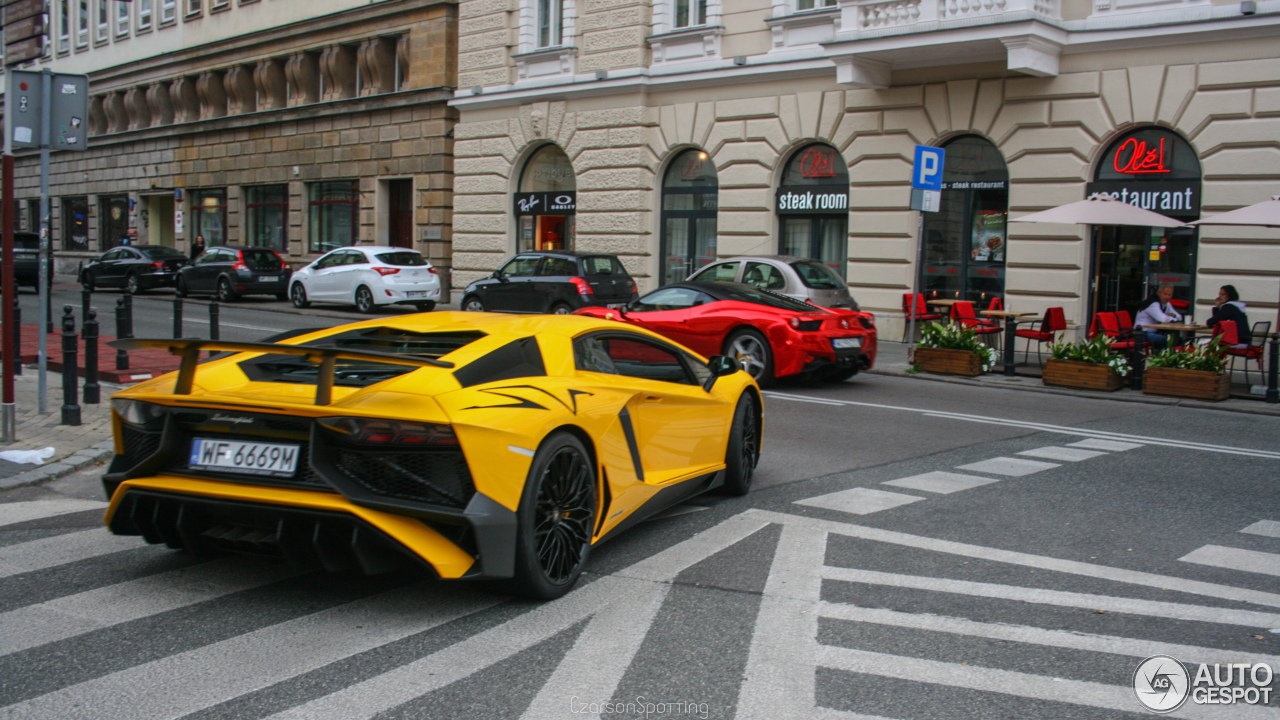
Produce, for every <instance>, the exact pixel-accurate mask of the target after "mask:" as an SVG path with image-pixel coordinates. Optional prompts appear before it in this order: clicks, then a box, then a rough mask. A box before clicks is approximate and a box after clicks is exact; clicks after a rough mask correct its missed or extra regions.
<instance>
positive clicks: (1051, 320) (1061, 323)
mask: <svg viewBox="0 0 1280 720" xmlns="http://www.w3.org/2000/svg"><path fill="white" fill-rule="evenodd" d="M1066 329H1067V315H1066V313H1065V312H1063V310H1062V308H1060V307H1051V308H1049V309H1048V310H1045V311H1044V319H1043V320H1041V321H1040V329H1039V330H1018V331H1017V332H1016V333H1015V335H1017V336H1018V337H1020V338H1026V339H1027V349H1026V351H1025V352H1024V353H1023V354H1022V362H1024V363H1025V362H1027V361H1028V360H1029V359H1030V358H1031V341H1032V340H1035V341H1036V343H1037V344H1036V361H1037V362H1040V364H1042V365H1043V364H1044V363H1043V361H1042V360H1041V359H1040V358H1041V355H1040V348H1041V347H1042V346H1043V345H1044V344H1045V343H1047V342H1049V343H1051V342H1053V341H1054V340H1055V339H1057V336H1058V333H1060V332H1062V331H1063V330H1066Z"/></svg>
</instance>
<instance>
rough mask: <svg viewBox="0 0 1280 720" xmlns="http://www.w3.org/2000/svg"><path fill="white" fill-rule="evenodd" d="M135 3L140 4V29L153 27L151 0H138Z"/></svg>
mask: <svg viewBox="0 0 1280 720" xmlns="http://www.w3.org/2000/svg"><path fill="white" fill-rule="evenodd" d="M134 4H135V5H137V6H138V29H139V30H150V29H151V0H138V1H137V2H136V3H134Z"/></svg>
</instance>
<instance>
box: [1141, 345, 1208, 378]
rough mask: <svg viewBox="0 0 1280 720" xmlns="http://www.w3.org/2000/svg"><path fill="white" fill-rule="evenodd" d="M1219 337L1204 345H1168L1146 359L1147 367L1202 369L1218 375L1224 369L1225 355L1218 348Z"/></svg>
mask: <svg viewBox="0 0 1280 720" xmlns="http://www.w3.org/2000/svg"><path fill="white" fill-rule="evenodd" d="M1218 340H1219V338H1214V339H1213V340H1211V341H1210V342H1209V344H1208V345H1205V346H1204V347H1195V346H1193V345H1189V346H1186V347H1182V348H1175V347H1168V348H1165V349H1164V350H1162V351H1161V352H1159V353H1157V354H1156V355H1154V356H1152V358H1151V359H1150V360H1148V361H1147V366H1148V367H1165V368H1177V369H1179V370H1204V371H1206V372H1212V373H1217V374H1219V375H1221V374H1223V373H1224V372H1225V371H1226V367H1227V357H1226V355H1225V354H1224V353H1223V352H1222V350H1221V349H1220V348H1219V344H1220V343H1219V342H1218Z"/></svg>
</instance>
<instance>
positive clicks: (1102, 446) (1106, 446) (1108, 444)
mask: <svg viewBox="0 0 1280 720" xmlns="http://www.w3.org/2000/svg"><path fill="white" fill-rule="evenodd" d="M1067 447H1078V448H1089V449H1091V450H1106V451H1107V452H1124V451H1126V450H1137V449H1138V448H1140V447H1143V446H1142V445H1139V444H1138V443H1128V442H1116V441H1115V440H1100V439H1098V438H1090V439H1088V440H1081V441H1080V442H1073V443H1070V444H1068V446H1067Z"/></svg>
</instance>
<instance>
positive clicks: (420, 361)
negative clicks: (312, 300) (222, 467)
mask: <svg viewBox="0 0 1280 720" xmlns="http://www.w3.org/2000/svg"><path fill="white" fill-rule="evenodd" d="M107 345H109V346H111V347H113V348H116V349H117V350H168V351H169V352H170V353H172V354H174V355H177V356H178V357H180V358H182V365H180V366H179V367H178V383H177V385H176V386H175V387H174V388H173V392H174V394H175V395H190V394H191V388H192V386H193V385H194V384H195V379H196V364H197V363H198V362H199V360H200V353H201V351H203V350H213V351H227V352H235V353H245V352H251V353H272V354H276V355H298V356H300V357H303V358H306V360H307V361H309V362H313V363H316V364H317V365H319V366H320V371H319V373H318V376H317V378H316V405H328V404H329V403H330V402H331V401H332V399H333V367H334V363H335V362H336V361H337V360H339V359H342V360H363V361H365V362H380V363H389V364H392V365H409V366H412V367H438V368H451V367H453V363H451V362H448V361H446V360H432V359H430V358H418V357H407V356H404V355H394V354H392V353H381V352H370V351H357V350H342V349H340V348H327V347H312V346H310V345H278V344H276V343H262V342H224V341H222V340H163V339H148V338H136V339H135V338H127V339H123V340H112V341H111V342H108V343H107Z"/></svg>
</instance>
